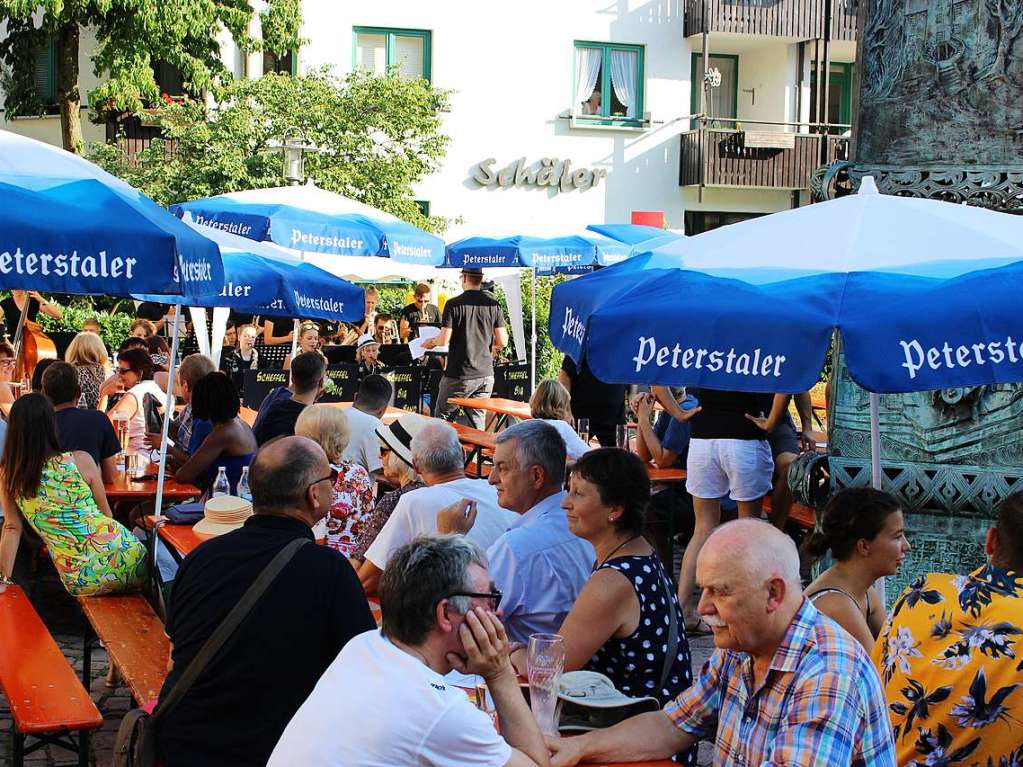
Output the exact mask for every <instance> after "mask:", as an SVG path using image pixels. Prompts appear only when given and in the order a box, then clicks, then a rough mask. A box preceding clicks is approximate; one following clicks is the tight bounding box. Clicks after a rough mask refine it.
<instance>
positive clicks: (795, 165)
mask: <svg viewBox="0 0 1023 767" xmlns="http://www.w3.org/2000/svg"><path fill="white" fill-rule="evenodd" d="M775 136H776V138H775V140H771V139H772V137H771V134H765V133H758V134H757V137H756V140H754V139H753V134H747V133H746V132H745V131H736V130H725V129H718V128H698V129H697V130H691V131H688V132H686V133H683V134H682V136H681V139H682V152H681V160H680V163H679V186H693V185H698V184H703V185H705V186H731V187H753V188H760V189H807V188H808V187H809V185H810V176H811V175H812V174H813V172H814V171H815V170H816V169H817V168H818V167H820V166H821V165H822V164H824V163H826V162H830V161H831V160H837V159H845V158H846V154H847V152H848V143H849V140H848V139H847V138H844V137H840V136H829V135H824V134H821V133H778V134H775ZM765 138H766V139H767V140H766V141H765V140H764V139H765ZM771 143H774V144H776V146H764V144H771ZM786 144H787V145H788V146H784V145H786Z"/></svg>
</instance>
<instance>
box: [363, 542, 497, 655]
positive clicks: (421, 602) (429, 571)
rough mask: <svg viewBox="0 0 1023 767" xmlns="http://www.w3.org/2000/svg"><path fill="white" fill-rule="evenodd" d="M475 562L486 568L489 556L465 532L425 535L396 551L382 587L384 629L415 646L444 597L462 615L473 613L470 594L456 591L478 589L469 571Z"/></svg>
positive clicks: (426, 633)
mask: <svg viewBox="0 0 1023 767" xmlns="http://www.w3.org/2000/svg"><path fill="white" fill-rule="evenodd" d="M473 563H475V564H477V565H479V566H480V567H484V568H485V567H486V566H487V556H486V554H484V553H483V549H481V548H480V547H479V546H477V545H476V544H475V543H473V542H472V541H470V540H469V539H468V538H466V537H464V536H461V535H437V536H421V537H419V538H416V539H415V540H413V541H412V542H411V543H409V544H406V545H405V546H402V547H401V548H399V549H398V550H397V551H395V552H394V553H393V554H392V555H391V558H390V559H389V560H388V562H387V567H385V568H384V573H383V575H382V576H381V578H380V588H379V589H378V591H379V594H380V612H381V615H382V617H383V622H382V629H383V633H384V634H385V635H386V636H388V637H390V638H392V639H396V640H398V641H399V642H403V643H404V644H408V645H413V646H415V645H419V644H422V643H423V642H424V641H425V640H426V638H427V637H428V636H429V634H430V632H431V631H432V630H433V628H434V626H435V625H436V622H437V618H436V612H435V611H436V608H437V604H438V603H439V602H440V601H441V600H443V599H447V600H449V603H450V604H451V606H452V607H453V608H454V609H455V610H457V611H458V614H459V615H465V614H466V613H467V612H469V608H470V607H471V606H472V597H465V596H457V597H456V596H452V593H453V592H456V591H473V590H474V589H473V587H472V584H471V583H469V574H468V571H469V565H471V564H473Z"/></svg>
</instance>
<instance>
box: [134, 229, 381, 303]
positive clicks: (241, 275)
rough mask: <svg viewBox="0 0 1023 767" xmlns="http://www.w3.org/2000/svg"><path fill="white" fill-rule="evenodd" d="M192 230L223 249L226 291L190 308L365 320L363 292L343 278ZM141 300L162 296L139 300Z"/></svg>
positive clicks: (275, 252)
mask: <svg viewBox="0 0 1023 767" xmlns="http://www.w3.org/2000/svg"><path fill="white" fill-rule="evenodd" d="M185 223H186V225H188V226H189V227H190V228H192V229H194V230H195V231H196V232H198V233H199V234H201V235H202V236H204V237H207V238H209V239H210V240H212V241H213V242H214V243H216V244H217V246H218V247H219V249H220V254H221V258H222V259H223V263H224V287H223V289H222V290H221V291H220V292H219V293H218V294H216V295H213V296H206V297H204V298H202V299H199V300H195V301H192V302H190V305H191V306H200V307H208V308H213V307H226V308H228V309H233V310H235V311H239V312H244V313H248V314H261V315H268V316H273V317H299V316H300V317H309V318H312V319H318V320H328V321H332V322H336V321H345V322H349V321H352V320H361V319H362V317H363V312H364V311H365V302H364V291H363V289H362V288H360V287H359V286H358V285H354V284H352V283H351V282H348V281H347V280H343V279H341V278H340V277H335V276H334V275H332V274H330V273H329V272H326V271H324V270H323V269H320V268H319V267H317V266H314V265H313V264H310V263H307V262H305V261H302V260H301V259H298V258H294V257H292V256H289V255H288V254H287V253H285V252H284V251H282V250H280V249H278V248H275V247H273V246H272V245H267V244H265V243H260V242H255V241H253V240H249V239H246V238H244V237H239V236H237V235H234V234H229V233H227V232H224V231H222V230H219V229H213V228H211V227H207V226H202V225H199V224H195V223H192V222H189V221H186V222H185ZM135 298H137V299H139V300H142V301H153V300H159V297H157V296H148V295H136V296H135Z"/></svg>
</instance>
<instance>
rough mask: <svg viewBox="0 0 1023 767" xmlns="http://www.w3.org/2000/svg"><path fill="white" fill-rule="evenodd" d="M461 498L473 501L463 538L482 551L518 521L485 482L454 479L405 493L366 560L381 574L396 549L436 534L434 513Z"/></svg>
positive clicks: (466, 478)
mask: <svg viewBox="0 0 1023 767" xmlns="http://www.w3.org/2000/svg"><path fill="white" fill-rule="evenodd" d="M462 498H469V499H470V500H474V501H476V522H475V523H474V524H473V526H472V530H470V531H469V533H468V535H466V537H467V538H468V539H469V540H471V541H473V542H474V543H476V544H478V545H479V546H480V547H481V548H482V549H483V550H484V551H486V550H487V549H488V548H490V545H491V544H492V543H493V542H494V541H496V540H497V539H498V538H500V537H501V536H502V535H503V534H504V532H505V531H506V530H507V529H508V528H509V527H511V525H512V524H513V523H514V522H515V521H516V520H517V519H518V518H519V515H518V514H516V513H515V512H514V511H508V510H507V509H502V508H501V507H500V506H498V505H497V490H496V489H495V488H494V486H493V485H490V484H488V483H487V481H486V480H485V479H469V478H468V477H464V478H462V479H454V480H451V481H450V482H442V483H441V484H439V485H430V486H429V487H421V488H419V489H418V490H413V491H412V492H411V493H405V495H403V496H402V497H401V498H400V499H399V500H398V504H397V505H396V506H395V507H394V511H393V512H392V513H391V516H390V517H389V518H388V520H387V522H386V523H384V527H383V529H382V530H381V531H380V534H379V535H377V537H376V540H375V541H373V543H371V544H370V547H369V549H367V551H366V559H368V560H369V561H370V562H372V563H373V564H374V565H376V566H377V567H379V568H380V569H381V570H383V569H384V568H385V567H386V566H387V562H388V560H389V559H390V558H391V554H393V553H394V552H395V551H396V550H397V549H399V548H401V547H402V546H404V545H405V544H406V543H411V542H412V539H413V538H415V537H416V536H419V535H436V534H437V512H438V511H440V510H441V509H443V508H444V507H445V506H450V505H451V504H452V503H455V502H456V501H458V500H461V499H462Z"/></svg>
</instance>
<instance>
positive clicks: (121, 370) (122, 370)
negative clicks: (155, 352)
mask: <svg viewBox="0 0 1023 767" xmlns="http://www.w3.org/2000/svg"><path fill="white" fill-rule="evenodd" d="M130 372H131V368H122V367H121V366H120V365H118V366H117V375H119V376H123V375H124V374H125V373H130Z"/></svg>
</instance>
